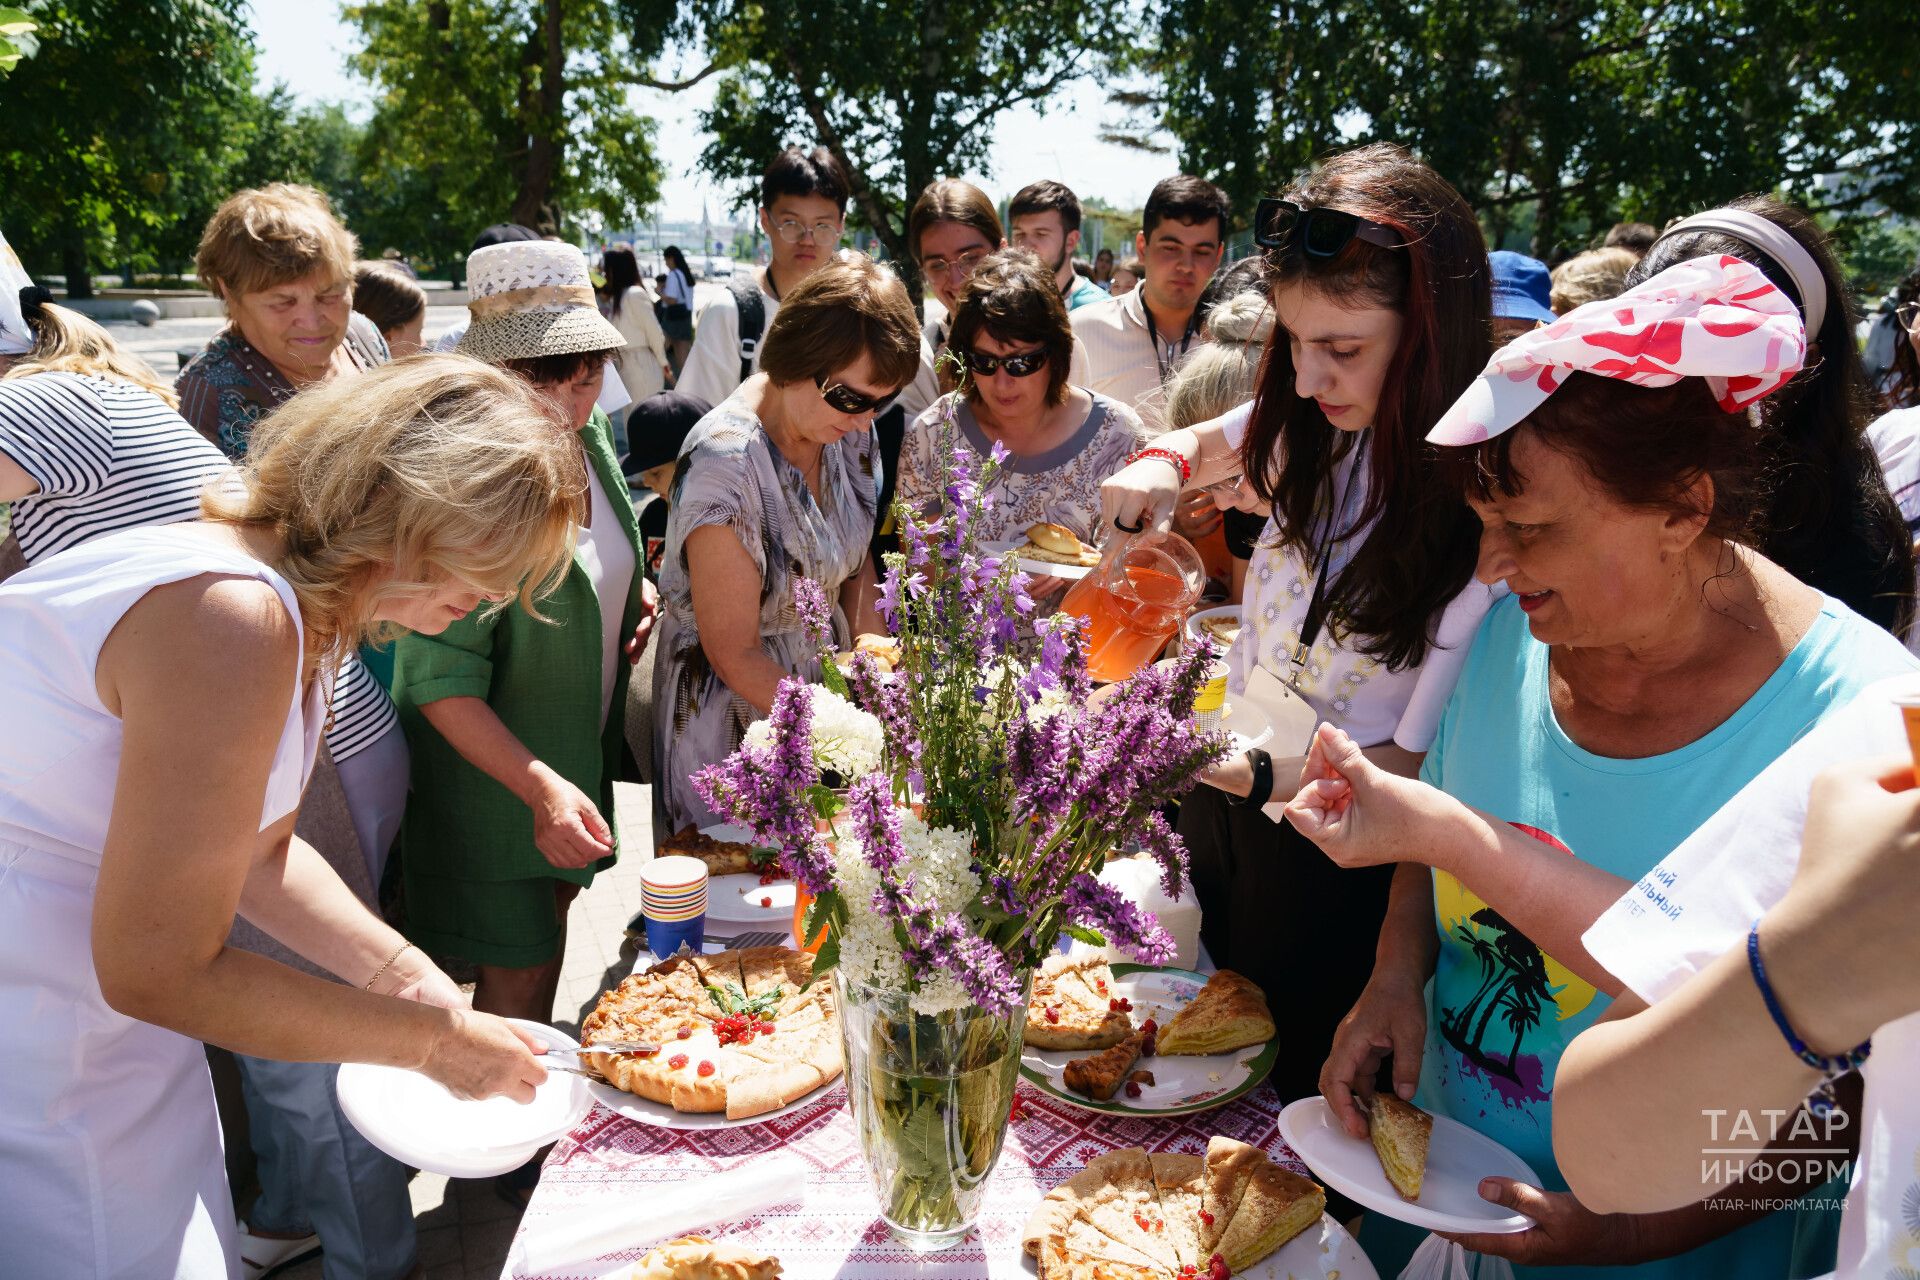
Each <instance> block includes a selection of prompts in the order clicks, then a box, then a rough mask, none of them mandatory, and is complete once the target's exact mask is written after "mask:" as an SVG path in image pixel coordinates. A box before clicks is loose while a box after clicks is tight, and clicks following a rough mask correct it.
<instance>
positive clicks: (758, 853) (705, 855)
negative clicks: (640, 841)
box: [660, 826, 780, 876]
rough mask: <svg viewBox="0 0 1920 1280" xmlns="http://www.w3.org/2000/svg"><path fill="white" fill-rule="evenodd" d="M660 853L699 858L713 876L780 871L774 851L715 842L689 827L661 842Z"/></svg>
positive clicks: (732, 842) (732, 841)
mask: <svg viewBox="0 0 1920 1280" xmlns="http://www.w3.org/2000/svg"><path fill="white" fill-rule="evenodd" d="M660 853H661V854H662V856H665V855H667V854H679V855H680V856H682V857H687V858H698V859H700V861H702V862H704V863H706V864H707V874H708V875H710V876H734V875H742V874H746V873H749V872H751V873H755V874H758V873H761V872H766V871H776V872H777V871H778V870H779V869H780V863H779V860H778V857H777V855H776V854H775V853H774V852H773V850H771V849H762V848H759V847H757V846H755V845H751V844H747V843H745V842H744V841H740V840H716V839H714V838H713V837H712V836H709V835H703V834H701V832H700V830H699V828H697V827H692V826H689V827H686V828H684V829H682V830H681V831H679V832H678V833H676V834H674V835H670V836H668V837H667V838H666V839H665V840H662V841H661V842H660Z"/></svg>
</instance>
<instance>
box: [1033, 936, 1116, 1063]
mask: <svg viewBox="0 0 1920 1280" xmlns="http://www.w3.org/2000/svg"><path fill="white" fill-rule="evenodd" d="M1132 1011H1133V1005H1132V1002H1131V1001H1128V1000H1125V999H1123V998H1121V996H1120V994H1119V992H1118V991H1117V990H1116V989H1115V987H1114V979H1113V970H1111V969H1109V968H1108V967H1107V962H1106V961H1105V960H1102V959H1101V958H1100V957H1099V956H1098V955H1085V956H1048V957H1047V959H1046V962H1045V963H1044V964H1042V965H1041V966H1040V970H1039V972H1037V973H1035V974H1034V975H1033V995H1032V996H1031V997H1029V998H1028V1000H1027V1029H1026V1031H1025V1033H1024V1036H1023V1038H1024V1039H1025V1040H1026V1042H1027V1044H1028V1045H1029V1046H1031V1047H1032V1048H1035V1049H1110V1048H1112V1047H1113V1046H1114V1045H1117V1044H1119V1043H1120V1042H1121V1041H1122V1040H1124V1039H1126V1038H1127V1036H1128V1035H1129V1034H1130V1033H1131V1032H1132V1031H1133V1019H1131V1018H1129V1017H1128V1016H1127V1015H1128V1014H1129V1013H1131V1012H1132Z"/></svg>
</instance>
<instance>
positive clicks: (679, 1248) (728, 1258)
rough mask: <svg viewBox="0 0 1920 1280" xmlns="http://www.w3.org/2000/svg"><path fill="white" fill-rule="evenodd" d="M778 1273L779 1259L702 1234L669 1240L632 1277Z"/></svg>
mask: <svg viewBox="0 0 1920 1280" xmlns="http://www.w3.org/2000/svg"><path fill="white" fill-rule="evenodd" d="M779 1275H780V1259H778V1258H775V1257H772V1256H770V1255H768V1254H763V1253H756V1252H755V1251H753V1250H751V1249H743V1248H741V1247H740V1246H739V1245H737V1244H729V1243H726V1242H721V1243H718V1244H716V1243H714V1242H713V1241H711V1240H709V1239H707V1238H706V1237H705V1236H682V1237H680V1238H679V1239H678V1240H669V1241H667V1243H665V1244H663V1245H659V1246H657V1247H656V1248H654V1249H653V1250H652V1251H651V1252H650V1253H648V1254H647V1256H646V1257H644V1258H642V1259H640V1263H639V1265H638V1266H636V1267H635V1268H634V1270H633V1280H778V1277H779Z"/></svg>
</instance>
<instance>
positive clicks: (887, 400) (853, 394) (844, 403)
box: [813, 373, 900, 415]
mask: <svg viewBox="0 0 1920 1280" xmlns="http://www.w3.org/2000/svg"><path fill="white" fill-rule="evenodd" d="M813 385H814V386H816V387H818V388H820V398H821V399H822V400H825V401H826V402H827V407H828V408H829V409H832V410H833V411H834V412H835V413H845V414H852V415H859V414H863V413H885V412H886V411H887V406H888V405H890V404H892V403H893V402H894V401H895V400H898V399H899V398H900V393H899V392H898V391H889V392H888V393H887V394H886V395H883V396H870V395H867V394H865V393H863V392H859V391H855V390H854V389H853V388H852V387H849V386H847V385H846V384H845V383H840V382H835V383H833V384H831V385H829V384H828V382H827V375H826V374H824V373H816V374H815V375H814V376H813Z"/></svg>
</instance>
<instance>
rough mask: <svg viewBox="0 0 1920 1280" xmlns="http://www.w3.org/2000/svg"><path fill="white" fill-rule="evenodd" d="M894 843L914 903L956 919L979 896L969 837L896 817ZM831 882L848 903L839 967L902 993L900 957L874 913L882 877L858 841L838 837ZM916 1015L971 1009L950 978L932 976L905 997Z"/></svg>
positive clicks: (853, 978) (887, 925)
mask: <svg viewBox="0 0 1920 1280" xmlns="http://www.w3.org/2000/svg"><path fill="white" fill-rule="evenodd" d="M900 844H901V847H902V848H903V849H904V850H905V851H906V859H907V860H906V868H905V869H906V871H907V872H909V873H911V874H912V876H913V881H914V886H913V887H914V899H915V901H916V902H922V903H928V904H929V905H931V906H932V908H933V910H934V913H935V914H936V916H957V915H960V914H962V913H964V912H965V910H966V908H967V904H968V903H970V902H972V901H973V900H974V898H975V897H977V896H978V895H979V893H980V877H979V876H977V875H976V874H974V872H973V871H972V870H971V868H972V865H973V837H972V836H971V835H970V834H969V833H967V832H964V831H950V830H947V829H946V828H944V827H939V828H935V827H929V826H928V825H927V824H926V823H924V822H922V821H921V820H920V819H919V818H916V817H914V816H913V814H912V813H910V812H906V811H902V812H901V814H900ZM834 883H835V886H836V887H837V888H838V889H839V890H840V893H841V895H842V896H844V897H845V898H846V900H847V917H848V919H847V927H846V931H845V932H844V933H842V934H841V935H840V968H841V971H842V972H843V973H845V974H846V976H847V980H848V981H849V982H852V983H856V984H859V985H862V986H869V987H874V988H878V989H880V990H893V991H899V990H904V989H906V988H907V986H908V983H909V978H908V975H907V964H906V960H905V959H904V958H902V956H901V954H900V943H899V940H898V939H897V938H895V937H894V933H893V922H892V921H891V920H890V919H888V918H887V917H886V916H885V915H884V914H883V913H881V912H879V911H877V910H875V909H874V906H873V896H874V894H875V893H876V892H877V891H878V890H879V888H880V873H879V872H878V871H875V870H874V869H873V866H872V865H871V864H870V863H869V862H868V861H867V856H866V850H865V848H864V847H863V846H862V845H861V843H860V841H859V840H857V839H854V838H852V837H844V836H843V837H842V838H841V840H840V842H839V845H838V846H837V848H836V849H835V851H834ZM911 1003H912V1006H913V1010H914V1012H916V1013H920V1014H936V1013H945V1012H948V1011H949V1010H953V1009H964V1008H967V1007H969V1006H971V1005H972V1004H973V998H972V997H971V996H969V995H968V994H967V990H966V988H965V987H963V986H961V985H960V983H959V982H957V981H956V980H955V979H954V978H953V977H952V976H950V975H949V974H946V973H935V974H933V975H932V976H930V977H928V978H927V979H926V980H925V981H924V982H922V983H921V984H920V989H919V990H918V991H916V992H914V993H913V995H912V998H911Z"/></svg>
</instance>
